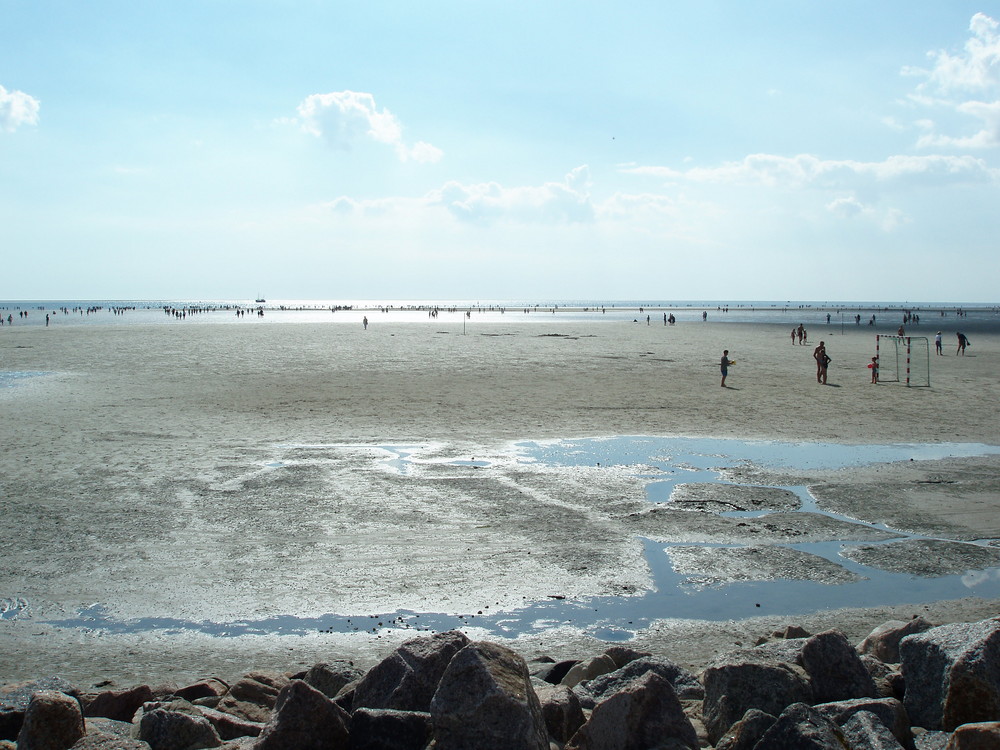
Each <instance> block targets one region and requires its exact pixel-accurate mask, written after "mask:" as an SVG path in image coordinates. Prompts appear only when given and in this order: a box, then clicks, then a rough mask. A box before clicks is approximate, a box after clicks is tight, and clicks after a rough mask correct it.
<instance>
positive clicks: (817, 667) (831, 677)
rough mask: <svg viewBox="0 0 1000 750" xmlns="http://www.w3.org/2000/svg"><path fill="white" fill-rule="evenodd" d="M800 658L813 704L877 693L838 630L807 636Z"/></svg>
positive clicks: (870, 696) (863, 666)
mask: <svg viewBox="0 0 1000 750" xmlns="http://www.w3.org/2000/svg"><path fill="white" fill-rule="evenodd" d="M801 659H802V662H801V663H802V666H803V667H804V668H805V670H806V674H808V675H809V683H810V685H811V686H812V691H813V702H814V703H829V702H830V701H841V700H848V699H850V698H874V697H875V696H877V695H878V690H877V689H876V687H875V681H874V680H873V679H872V677H871V675H870V674H868V670H867V669H866V668H865V665H864V664H863V663H862V662H861V658H860V657H859V656H858V652H857V651H855V650H854V647H853V646H851V644H850V643H849V642H848V640H847V636H846V635H844V634H843V633H841V632H840V631H839V630H827V631H826V632H823V633H818V634H816V635H814V636H812V637H811V638H808V639H806V642H805V644H803V646H802V656H801Z"/></svg>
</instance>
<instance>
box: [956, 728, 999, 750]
mask: <svg viewBox="0 0 1000 750" xmlns="http://www.w3.org/2000/svg"><path fill="white" fill-rule="evenodd" d="M998 747H1000V722H998V721H983V722H975V723H972V724H962V725H961V726H960V727H957V728H956V729H955V731H954V732H952V735H951V739H950V740H949V741H948V747H947V750H996V749H997V748H998Z"/></svg>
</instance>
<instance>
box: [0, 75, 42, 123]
mask: <svg viewBox="0 0 1000 750" xmlns="http://www.w3.org/2000/svg"><path fill="white" fill-rule="evenodd" d="M38 109H39V102H38V100H37V99H35V97H33V96H30V95H29V94H25V93H24V92H23V91H8V90H7V89H5V88H4V87H3V86H0V130H4V131H6V132H8V133H13V132H14V131H15V130H17V129H18V128H19V127H20V126H21V125H37V124H38Z"/></svg>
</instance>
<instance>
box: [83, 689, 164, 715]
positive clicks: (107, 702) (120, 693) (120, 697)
mask: <svg viewBox="0 0 1000 750" xmlns="http://www.w3.org/2000/svg"><path fill="white" fill-rule="evenodd" d="M152 700H153V691H152V690H151V689H150V687H149V685H138V686H136V687H133V688H129V689H127V690H106V691H105V692H103V693H98V694H97V695H95V696H94V697H93V698H91V699H90V700H89V701H87V704H86V707H85V708H84V711H83V715H84V716H103V717H104V718H106V719H115V720H116V721H132V717H133V716H135V712H136V711H138V710H139V709H140V708H141V707H142V704H143V703H148V702H150V701H152Z"/></svg>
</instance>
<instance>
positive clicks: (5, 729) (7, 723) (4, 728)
mask: <svg viewBox="0 0 1000 750" xmlns="http://www.w3.org/2000/svg"><path fill="white" fill-rule="evenodd" d="M39 690H58V691H59V692H60V693H65V694H66V695H69V696H73V697H74V698H78V697H79V695H80V691H79V690H77V689H76V687H74V686H73V685H72V684H71V683H69V682H67V681H66V680H64V679H62V678H61V677H46V678H43V679H41V680H31V681H30V682H17V683H14V684H11V685H4V686H3V687H2V688H0V740H16V739H17V733H18V732H20V731H21V724H22V723H23V722H24V712H25V711H27V710H28V704H29V703H31V696H32V695H33V694H34V693H37V692H38V691H39Z"/></svg>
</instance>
